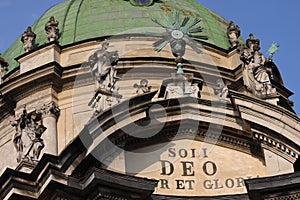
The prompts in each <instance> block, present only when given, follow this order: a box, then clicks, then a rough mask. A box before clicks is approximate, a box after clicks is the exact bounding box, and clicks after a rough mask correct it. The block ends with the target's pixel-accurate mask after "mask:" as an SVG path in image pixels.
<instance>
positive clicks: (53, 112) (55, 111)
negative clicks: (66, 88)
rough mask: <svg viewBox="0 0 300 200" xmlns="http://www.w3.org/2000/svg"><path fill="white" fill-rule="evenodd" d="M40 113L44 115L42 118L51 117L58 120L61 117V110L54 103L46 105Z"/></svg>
mask: <svg viewBox="0 0 300 200" xmlns="http://www.w3.org/2000/svg"><path fill="white" fill-rule="evenodd" d="M39 111H40V112H41V114H42V118H45V117H49V116H54V117H55V118H56V119H57V118H58V117H59V115H60V109H59V108H58V106H57V105H56V103H55V102H54V101H51V102H50V103H48V104H44V105H43V106H42V107H41V108H40V109H39Z"/></svg>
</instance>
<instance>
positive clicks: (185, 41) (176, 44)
mask: <svg viewBox="0 0 300 200" xmlns="http://www.w3.org/2000/svg"><path fill="white" fill-rule="evenodd" d="M164 18H165V20H166V25H165V24H163V23H161V22H160V21H158V20H157V19H155V18H152V21H153V22H155V23H157V24H158V25H160V26H161V27H163V28H164V29H165V30H166V32H165V33H163V34H162V37H163V38H162V39H160V40H159V41H157V42H154V43H153V46H154V50H155V51H157V52H160V51H161V50H162V49H163V48H165V46H166V45H167V44H170V47H171V50H172V53H173V55H174V56H175V57H176V63H177V67H178V70H177V73H183V70H182V68H181V67H182V60H183V58H182V57H183V56H184V54H185V48H186V45H189V46H190V47H191V48H192V49H193V50H194V51H196V52H197V53H201V50H200V47H201V43H200V41H201V40H207V39H208V37H207V36H199V35H194V34H197V33H201V32H202V31H203V28H202V27H201V26H198V27H195V26H196V25H197V24H199V23H200V22H201V19H200V18H195V19H193V20H190V17H184V18H183V20H182V22H180V20H179V12H178V11H177V10H175V11H174V12H173V19H171V18H170V17H169V16H168V15H166V14H165V15H164Z"/></svg>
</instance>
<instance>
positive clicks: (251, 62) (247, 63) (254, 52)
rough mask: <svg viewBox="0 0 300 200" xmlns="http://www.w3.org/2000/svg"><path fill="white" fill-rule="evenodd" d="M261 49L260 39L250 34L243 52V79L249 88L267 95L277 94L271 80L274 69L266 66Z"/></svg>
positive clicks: (260, 94)
mask: <svg viewBox="0 0 300 200" xmlns="http://www.w3.org/2000/svg"><path fill="white" fill-rule="evenodd" d="M259 50H260V41H259V39H255V38H254V36H253V34H250V35H249V39H247V40H246V48H245V49H243V50H242V52H241V60H242V61H243V62H244V71H243V74H244V75H243V79H244V84H245V86H246V88H247V89H248V90H250V91H252V92H253V93H254V94H255V95H257V96H260V97H265V96H269V95H273V94H275V93H276V90H275V88H273V87H272V84H271V80H270V77H271V73H272V70H271V69H269V68H268V67H266V58H265V57H264V56H263V55H262V53H260V52H259Z"/></svg>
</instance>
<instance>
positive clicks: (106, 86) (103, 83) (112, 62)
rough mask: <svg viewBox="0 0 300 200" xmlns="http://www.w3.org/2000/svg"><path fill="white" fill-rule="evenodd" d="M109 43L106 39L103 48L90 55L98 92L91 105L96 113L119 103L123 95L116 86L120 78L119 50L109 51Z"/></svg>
mask: <svg viewBox="0 0 300 200" xmlns="http://www.w3.org/2000/svg"><path fill="white" fill-rule="evenodd" d="M108 46H109V43H108V41H107V40H105V41H104V42H103V43H102V47H101V49H99V50H97V51H96V52H95V53H93V54H92V55H91V56H90V57H89V65H90V67H91V73H92V76H93V77H94V80H95V85H96V92H95V95H94V97H93V98H92V100H91V101H90V102H89V105H90V106H91V107H92V108H93V109H94V114H99V113H101V112H103V111H104V110H105V109H107V108H109V107H111V106H112V105H114V104H116V103H119V102H120V99H121V98H122V96H121V95H120V94H119V92H118V90H119V88H118V87H117V86H116V83H117V81H118V80H119V79H120V78H119V77H117V76H116V74H117V71H116V65H117V63H118V61H119V55H118V52H117V51H112V52H110V51H107V49H108Z"/></svg>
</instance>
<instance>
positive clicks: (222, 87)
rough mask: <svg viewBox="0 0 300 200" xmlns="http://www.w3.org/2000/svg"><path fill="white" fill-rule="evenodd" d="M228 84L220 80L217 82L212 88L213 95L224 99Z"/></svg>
mask: <svg viewBox="0 0 300 200" xmlns="http://www.w3.org/2000/svg"><path fill="white" fill-rule="evenodd" d="M227 85H228V84H225V83H224V82H223V80H222V79H218V80H217V85H216V86H215V87H213V89H214V92H215V95H217V96H218V97H220V98H222V99H225V98H227V95H228V87H227Z"/></svg>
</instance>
